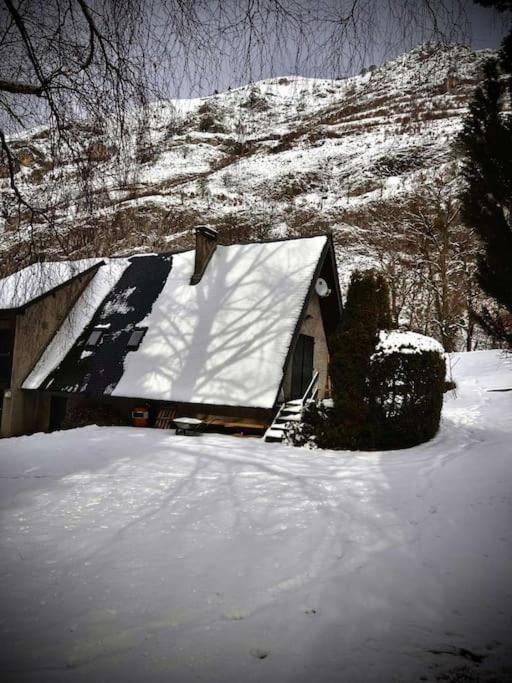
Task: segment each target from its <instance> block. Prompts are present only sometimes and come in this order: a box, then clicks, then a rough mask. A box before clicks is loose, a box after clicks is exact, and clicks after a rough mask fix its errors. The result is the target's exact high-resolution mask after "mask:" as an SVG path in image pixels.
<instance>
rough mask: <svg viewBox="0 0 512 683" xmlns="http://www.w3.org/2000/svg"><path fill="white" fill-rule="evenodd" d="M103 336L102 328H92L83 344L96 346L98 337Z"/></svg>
mask: <svg viewBox="0 0 512 683" xmlns="http://www.w3.org/2000/svg"><path fill="white" fill-rule="evenodd" d="M102 337H103V330H93V331H92V332H91V334H90V335H89V337H88V339H87V341H86V342H85V345H86V346H87V347H88V348H90V347H92V346H98V344H99V343H100V339H101V338H102Z"/></svg>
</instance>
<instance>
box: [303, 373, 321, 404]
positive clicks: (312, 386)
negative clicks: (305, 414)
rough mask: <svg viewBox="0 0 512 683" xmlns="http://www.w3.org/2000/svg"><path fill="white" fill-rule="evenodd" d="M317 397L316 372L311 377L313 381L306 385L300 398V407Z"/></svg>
mask: <svg viewBox="0 0 512 683" xmlns="http://www.w3.org/2000/svg"><path fill="white" fill-rule="evenodd" d="M317 395H318V371H317V372H315V374H314V375H313V379H312V380H311V382H310V383H309V385H308V388H307V389H306V391H305V392H304V396H303V397H302V405H306V401H309V400H314V399H315V398H316V397H317Z"/></svg>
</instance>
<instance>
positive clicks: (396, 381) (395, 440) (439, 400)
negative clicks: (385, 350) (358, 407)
mask: <svg viewBox="0 0 512 683" xmlns="http://www.w3.org/2000/svg"><path fill="white" fill-rule="evenodd" d="M445 374H446V364H445V360H444V358H443V356H442V355H441V354H440V353H438V352H436V351H421V352H417V353H400V352H394V353H390V354H387V355H384V354H383V355H379V354H376V355H375V356H374V358H373V359H372V363H371V366H370V373H369V377H368V395H369V401H370V407H369V412H370V414H371V416H372V422H373V424H374V439H375V442H374V445H375V447H376V448H382V449H389V448H409V447H411V446H416V445H417V444H419V443H423V442H424V441H428V440H429V439H431V438H432V437H433V436H434V435H435V434H436V433H437V430H438V429H439V421H440V418H441V409H442V406H443V393H444V381H445Z"/></svg>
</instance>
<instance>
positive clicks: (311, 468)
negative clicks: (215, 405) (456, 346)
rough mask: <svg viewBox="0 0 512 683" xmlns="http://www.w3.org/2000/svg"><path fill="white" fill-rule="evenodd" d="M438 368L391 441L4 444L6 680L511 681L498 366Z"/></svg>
mask: <svg viewBox="0 0 512 683" xmlns="http://www.w3.org/2000/svg"><path fill="white" fill-rule="evenodd" d="M452 366H453V371H454V375H455V379H456V380H457V382H458V387H457V392H456V394H452V395H449V396H448V397H447V400H446V403H445V406H444V411H443V420H442V426H441V430H440V432H439V434H438V435H437V436H436V437H435V438H434V439H433V440H432V441H430V442H429V443H426V444H423V445H422V446H418V447H415V448H412V449H407V450H403V451H390V452H387V453H378V452H375V453H349V452H334V451H323V452H322V451H307V450H302V449H297V448H290V447H286V446H282V445H276V444H266V443H263V442H262V441H261V440H255V439H237V438H236V437H232V436H220V435H213V434H210V435H202V436H201V437H199V438H190V437H180V436H175V435H174V434H173V433H172V432H166V431H162V430H157V429H147V430H144V429H136V428H117V427H103V428H99V427H86V428H84V429H78V430H71V431H68V432H57V433H54V434H45V435H43V434H36V435H34V436H30V437H20V438H17V439H6V440H3V441H0V512H1V518H0V575H1V577H2V581H1V582H0V604H1V605H2V609H1V611H0V631H1V634H2V648H1V653H0V668H1V670H2V672H3V675H4V680H7V681H16V682H19V683H21V682H29V681H38V683H43V682H46V681H48V682H50V681H51V682H52V683H53V682H54V681H63V682H67V681H73V682H76V683H80V682H82V681H92V680H94V681H100V680H101V681H107V680H108V681H124V682H125V683H130V682H131V681H137V682H139V681H152V682H157V681H162V682H163V681H170V680H172V681H179V682H180V683H187V682H188V681H208V683H214V682H217V681H218V682H222V683H231V681H247V682H250V681H251V682H262V681H265V682H274V681H276V682H277V681H279V683H284V682H285V681H290V682H291V681H293V682H294V683H296V682H297V683H299V682H304V683H306V682H307V683H309V682H310V681H315V682H316V683H324V682H325V683H332V681H338V680H339V681H350V683H377V682H378V683H382V682H383V681H386V682H387V681H403V682H404V683H409V682H410V681H418V680H421V681H431V682H432V683H433V682H434V681H449V682H450V681H451V682H452V683H455V682H462V681H466V682H467V683H477V682H478V683H491V682H493V683H504V682H505V681H510V680H511V678H512V657H511V653H512V639H511V634H512V631H511V629H510V623H511V617H512V592H511V587H510V567H511V566H512V536H511V526H510V520H511V512H512V495H511V490H510V481H511V477H512V451H511V447H510V445H511V441H512V422H511V420H510V414H511V409H512V393H511V392H510V391H503V390H505V389H510V388H511V387H512V367H511V364H510V359H508V360H507V359H506V358H504V357H502V356H501V355H500V354H499V352H496V351H483V352H476V353H468V354H457V355H454V356H452Z"/></svg>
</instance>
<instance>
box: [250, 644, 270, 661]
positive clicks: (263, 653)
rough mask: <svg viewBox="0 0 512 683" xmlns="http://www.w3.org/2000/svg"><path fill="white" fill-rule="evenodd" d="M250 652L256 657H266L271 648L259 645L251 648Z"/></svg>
mask: <svg viewBox="0 0 512 683" xmlns="http://www.w3.org/2000/svg"><path fill="white" fill-rule="evenodd" d="M249 653H250V654H251V655H252V656H253V657H255V658H256V659H266V658H267V657H268V656H269V654H270V650H264V649H262V648H259V647H253V648H252V649H251V650H249Z"/></svg>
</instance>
